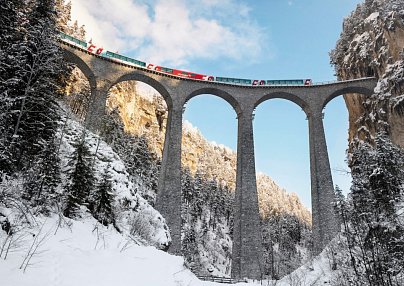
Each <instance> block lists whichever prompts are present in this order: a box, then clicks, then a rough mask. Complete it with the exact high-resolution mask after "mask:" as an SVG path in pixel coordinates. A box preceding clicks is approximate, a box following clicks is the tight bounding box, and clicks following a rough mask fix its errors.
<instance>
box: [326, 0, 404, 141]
mask: <svg viewBox="0 0 404 286" xmlns="http://www.w3.org/2000/svg"><path fill="white" fill-rule="evenodd" d="M330 55H331V62H332V63H333V64H334V65H335V70H336V74H337V76H338V79H341V80H346V79H353V78H359V77H367V76H375V77H377V78H378V79H379V85H378V87H377V88H376V90H375V95H374V97H373V98H372V99H370V100H369V99H365V98H364V97H363V96H362V95H358V94H349V95H345V102H346V105H347V108H348V111H349V124H350V127H349V142H350V143H351V146H350V148H352V147H354V146H355V143H356V142H358V140H365V141H368V142H372V141H373V137H374V134H375V132H376V131H377V130H380V129H381V128H383V129H385V130H386V131H387V132H388V133H389V134H390V137H391V139H392V141H393V142H394V143H395V144H397V145H399V146H401V147H403V148H404V100H403V97H404V95H403V94H404V62H403V59H404V1H402V0H395V1H394V0H390V1H387V0H366V1H365V2H364V3H363V4H360V5H358V7H357V9H356V10H355V11H354V12H352V14H351V15H350V16H349V17H347V18H346V19H345V20H344V24H343V32H342V33H341V37H340V39H339V40H338V42H337V45H336V48H335V49H334V50H333V51H332V52H331V54H330ZM381 122H384V123H388V124H383V125H384V127H382V126H381Z"/></svg>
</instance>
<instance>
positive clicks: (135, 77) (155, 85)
mask: <svg viewBox="0 0 404 286" xmlns="http://www.w3.org/2000/svg"><path fill="white" fill-rule="evenodd" d="M126 81H137V82H142V83H143V84H144V85H148V86H150V87H151V88H152V89H154V90H155V92H157V93H158V94H159V95H161V96H162V97H163V99H164V101H165V104H166V105H167V107H168V108H169V109H171V107H172V106H173V103H172V98H171V95H170V93H169V92H168V91H167V89H166V88H165V87H164V86H163V85H162V84H161V83H160V82H158V81H157V80H155V79H153V78H151V77H149V76H147V75H144V74H142V73H137V72H133V73H128V74H125V75H123V76H121V77H120V78H118V79H117V80H116V82H114V83H113V85H117V84H120V83H122V82H126ZM144 85H143V86H144Z"/></svg>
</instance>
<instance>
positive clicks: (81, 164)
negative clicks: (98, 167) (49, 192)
mask: <svg viewBox="0 0 404 286" xmlns="http://www.w3.org/2000/svg"><path fill="white" fill-rule="evenodd" d="M74 147H75V150H74V152H73V154H72V155H71V157H70V160H69V162H68V166H67V168H68V169H67V170H66V172H67V177H68V183H67V184H66V185H65V187H64V189H65V194H66V198H65V206H64V210H63V214H64V216H66V217H69V218H73V217H75V216H76V215H77V211H78V210H79V208H80V206H87V205H88V202H89V196H90V193H91V192H92V190H93V188H94V185H95V176H94V169H93V166H92V163H93V160H92V156H91V153H90V151H89V148H88V146H87V144H86V141H85V133H84V132H83V134H82V136H80V137H77V138H76V143H75V145H74Z"/></svg>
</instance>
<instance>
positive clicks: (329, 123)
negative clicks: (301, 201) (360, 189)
mask: <svg viewBox="0 0 404 286" xmlns="http://www.w3.org/2000/svg"><path fill="white" fill-rule="evenodd" d="M323 118H324V119H323V122H324V123H323V124H324V132H325V137H326V141H327V149H328V157H329V161H330V168H331V175H332V180H333V183H334V187H335V186H338V187H339V188H341V190H343V191H344V193H345V194H346V193H347V192H348V191H349V189H350V187H351V181H352V177H351V175H350V171H349V167H348V164H347V150H348V136H349V135H348V132H349V118H348V109H347V107H346V105H345V102H344V99H343V97H342V96H339V97H337V96H336V97H334V98H333V99H332V100H331V101H329V102H328V104H327V105H326V106H325V108H324V109H323Z"/></svg>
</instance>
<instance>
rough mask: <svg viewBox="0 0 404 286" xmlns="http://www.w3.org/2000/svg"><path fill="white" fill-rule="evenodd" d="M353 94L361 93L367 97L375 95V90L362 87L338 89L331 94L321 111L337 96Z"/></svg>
mask: <svg viewBox="0 0 404 286" xmlns="http://www.w3.org/2000/svg"><path fill="white" fill-rule="evenodd" d="M350 93H351V94H352V93H359V94H363V95H365V96H371V95H372V94H373V90H371V89H369V88H367V87H362V86H348V87H342V88H340V89H337V90H336V91H334V92H333V93H331V94H330V95H328V96H327V97H326V98H325V100H324V103H323V105H322V107H321V110H322V109H324V107H325V106H326V105H327V104H328V103H329V102H330V101H331V100H333V99H334V98H336V97H337V96H341V95H343V94H350Z"/></svg>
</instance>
